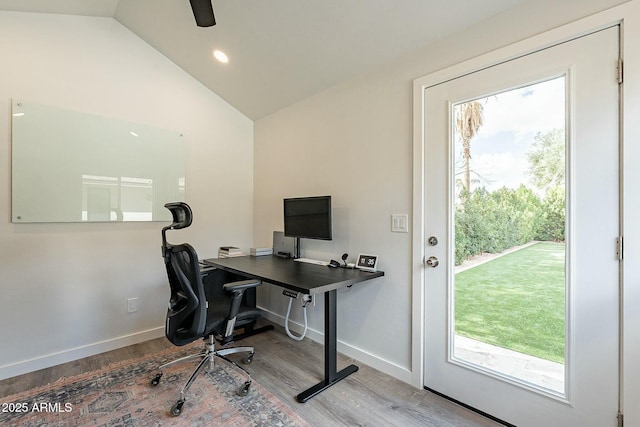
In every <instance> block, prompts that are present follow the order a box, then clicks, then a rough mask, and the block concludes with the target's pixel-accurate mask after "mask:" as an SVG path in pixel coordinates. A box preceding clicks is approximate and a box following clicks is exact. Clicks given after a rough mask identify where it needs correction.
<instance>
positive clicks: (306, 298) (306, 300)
mask: <svg viewBox="0 0 640 427" xmlns="http://www.w3.org/2000/svg"><path fill="white" fill-rule="evenodd" d="M285 295H287V296H288V297H289V306H288V307H287V315H286V316H285V319H284V329H285V331H286V332H287V335H289V338H291V339H294V340H296V341H302V339H303V338H304V336H305V335H306V334H307V326H308V325H307V306H308V305H309V304H310V303H311V301H312V300H311V295H302V313H303V315H304V329H303V330H302V334H301V335H299V336H296V335H294V334H293V333H292V332H291V331H290V330H289V314H290V313H291V303H292V302H293V299H294V297H293V296H291V295H288V294H286V293H285Z"/></svg>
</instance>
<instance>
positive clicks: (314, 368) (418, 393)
mask: <svg viewBox="0 0 640 427" xmlns="http://www.w3.org/2000/svg"><path fill="white" fill-rule="evenodd" d="M240 343H241V344H242V345H253V346H255V347H256V355H255V357H254V359H253V363H252V364H251V365H249V366H248V367H247V369H248V370H249V372H250V373H251V376H252V378H253V379H254V380H255V381H257V382H258V383H259V384H261V385H262V386H264V387H265V388H267V389H268V390H270V391H271V392H272V393H273V394H275V395H276V396H278V397H279V398H280V399H281V400H283V401H285V402H287V404H288V405H289V406H290V407H292V408H293V409H294V410H295V411H296V412H298V413H299V414H300V415H301V416H302V417H303V418H304V419H305V420H306V421H307V422H308V423H309V424H311V425H313V426H322V427H325V426H376V427H377V426H403V427H404V426H438V427H440V426H443V427H463V426H464V427H489V426H491V427H494V426H501V424H498V423H496V422H494V421H492V420H489V419H487V418H485V417H483V416H481V415H479V414H476V413H475V412H472V411H470V410H468V409H466V408H463V407H461V406H459V405H457V404H455V403H453V402H450V401H448V400H446V399H444V398H442V397H439V396H437V395H435V394H433V393H431V392H429V391H426V390H420V389H416V388H413V387H411V386H410V385H407V384H405V383H403V382H401V381H399V380H396V379H395V378H393V377H390V376H389V375H386V374H383V373H381V372H380V371H377V370H375V369H373V368H370V367H368V366H366V365H364V364H362V363H360V362H355V361H354V360H353V359H350V358H348V357H345V356H342V355H339V356H338V369H341V368H343V367H345V366H346V365H348V364H351V363H355V364H356V365H358V366H359V367H360V370H359V371H358V372H356V373H355V374H353V375H351V376H350V377H348V378H346V379H344V380H343V381H341V382H340V383H338V384H337V385H335V386H333V387H331V388H329V389H328V390H325V391H324V392H322V393H321V394H319V395H318V396H316V397H314V398H312V399H311V400H309V401H308V402H306V403H303V404H301V403H298V402H297V401H296V400H295V396H296V395H297V394H298V393H299V392H300V391H303V390H305V389H307V388H308V387H310V386H312V385H314V384H316V383H317V382H319V381H320V380H321V379H322V378H323V372H324V352H323V346H322V344H319V343H316V342H313V341H311V340H309V339H304V340H303V341H293V340H291V339H290V338H289V337H287V336H286V335H285V333H284V330H283V329H282V328H280V327H279V326H276V328H275V330H274V331H269V332H266V333H263V334H259V335H256V336H253V337H249V338H247V339H244V340H242V341H241V342H240ZM170 346H171V344H170V343H169V342H168V341H167V340H166V339H165V338H158V339H155V340H151V341H147V342H144V343H141V344H136V345H132V346H129V347H125V348H122V349H118V350H114V351H110V352H107V353H103V354H99V355H96V356H91V357H87V358H85V359H81V360H77V361H73V362H69V363H65V364H63V365H59V366H54V367H51V368H47V369H43V370H40V371H36V372H32V373H28V374H25V375H21V376H18V377H13V378H9V379H6V380H3V381H0V396H2V397H4V396H7V395H10V394H14V393H18V392H22V391H24V390H28V389H30V388H32V387H36V386H40V385H45V384H47V383H51V382H54V381H56V380H58V379H59V378H60V377H63V376H72V375H77V374H80V373H83V372H87V371H91V370H94V369H98V368H100V367H102V366H105V365H108V364H109V363H114V362H118V361H121V360H126V359H130V358H134V357H138V356H142V355H145V354H148V353H151V352H156V351H160V350H162V349H165V348H167V347H170ZM221 363H224V362H221ZM183 366H184V369H185V370H188V371H191V369H192V368H193V364H192V363H186V364H185V365H183ZM151 377H152V375H150V378H151ZM178 392H179V390H176V395H177V394H178Z"/></svg>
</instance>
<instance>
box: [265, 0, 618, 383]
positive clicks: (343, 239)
mask: <svg viewBox="0 0 640 427" xmlns="http://www.w3.org/2000/svg"><path fill="white" fill-rule="evenodd" d="M620 3H624V1H620V0H608V1H603V0H586V1H585V0H567V1H562V2H557V1H552V0H544V1H534V2H528V3H526V4H523V5H521V6H520V7H517V8H515V9H513V10H511V11H508V12H506V13H504V14H501V15H498V16H496V17H494V18H492V19H489V20H487V21H485V22H483V23H481V24H479V25H476V26H474V27H472V28H470V29H468V30H466V31H464V32H461V33H458V34H456V35H454V36H452V37H449V38H446V39H443V40H441V41H440V42H438V43H436V44H434V45H432V46H430V47H428V48H426V49H422V50H419V51H417V52H415V53H414V54H411V55H409V56H407V57H405V58H403V59H402V60H400V61H396V62H394V63H393V64H389V65H388V66H386V67H384V68H382V69H379V70H375V71H373V72H371V73H369V74H367V75H364V76H359V77H358V78H357V79H354V80H352V81H348V82H345V83H343V84H340V85H337V86H335V87H333V88H331V89H329V90H326V91H324V92H322V93H320V94H317V95H315V96H313V97H310V98H308V99H306V100H303V101H301V102H299V103H297V104H296V105H293V106H291V107H289V108H286V109H283V110H281V111H279V112H276V113H274V114H272V115H270V116H268V117H266V118H263V119H261V120H258V121H257V122H256V124H255V142H254V144H255V161H256V164H255V169H254V173H255V199H254V201H255V210H256V215H255V220H254V221H255V222H254V224H255V231H254V236H255V241H256V244H263V245H264V244H268V242H269V241H270V240H269V239H270V233H271V231H272V230H278V229H282V207H281V204H282V198H283V197H285V196H304V195H320V194H331V195H333V197H334V200H333V203H334V221H335V225H334V240H333V241H332V242H331V243H326V242H317V243H316V242H313V243H308V245H307V247H308V248H309V249H310V250H309V251H307V252H306V253H305V254H304V256H310V257H315V258H319V259H330V258H336V257H339V256H340V254H342V253H343V252H348V253H350V254H351V255H352V257H353V256H355V255H357V253H358V252H369V253H373V254H378V255H379V256H380V269H381V270H384V271H385V276H384V277H383V278H381V279H376V280H374V281H371V282H368V283H364V284H362V285H359V286H354V287H353V288H352V289H350V290H348V291H344V292H342V293H340V294H339V295H338V325H339V326H338V338H339V340H340V343H339V350H340V351H342V352H344V353H347V354H349V355H351V356H353V357H356V358H358V359H360V360H362V361H364V362H366V363H369V364H371V365H373V366H375V367H377V368H379V369H381V370H383V371H386V372H388V373H390V374H392V375H395V376H396V377H398V378H400V379H403V380H405V381H407V382H412V383H415V381H414V380H415V378H414V377H413V376H412V374H415V367H413V366H412V363H413V362H414V361H415V360H416V355H419V351H418V352H416V351H415V350H416V349H415V348H412V342H411V336H412V323H411V314H412V313H411V311H412V295H411V286H412V285H411V279H412V277H411V276H412V271H413V267H414V265H419V263H420V260H419V259H413V258H412V246H411V243H412V242H411V233H409V234H397V233H392V232H391V231H390V226H391V220H390V215H391V214H392V213H409V214H410V213H412V212H413V206H412V200H413V199H412V191H413V189H412V165H413V153H412V143H413V133H412V129H413V128H412V126H413V124H412V120H413V119H412V118H413V101H412V84H413V80H414V79H415V78H417V77H421V76H424V75H427V74H429V73H432V72H434V71H437V70H440V69H442V68H445V67H447V66H450V65H453V64H457V63H460V62H462V61H464V60H466V59H469V58H472V57H475V56H478V55H481V54H483V53H486V52H489V51H492V50H495V49H497V48H500V47H503V46H506V45H508V44H511V43H514V42H516V41H519V40H522V39H525V38H527V37H530V36H533V35H535V34H538V33H541V32H543V31H546V30H549V29H552V28H555V27H557V26H559V25H562V24H565V23H568V22H571V21H573V20H575V19H578V18H581V17H584V16H588V15H590V14H592V13H595V12H597V11H600V10H604V9H606V8H607V7H611V6H613V5H616V4H620ZM410 223H411V221H410ZM260 292H261V293H260V297H261V298H260V302H261V303H262V304H263V306H264V308H266V309H267V310H269V311H270V312H271V317H272V318H273V319H276V320H280V321H281V316H282V314H283V313H284V312H285V309H286V306H285V305H284V304H285V299H284V298H283V297H282V296H281V295H280V294H279V292H278V291H277V290H271V289H261V290H260ZM322 313H323V312H322V305H321V304H320V305H319V306H317V307H315V308H314V309H311V310H310V315H309V323H310V327H311V328H312V331H311V334H310V336H311V337H312V338H315V339H319V338H321V335H320V334H321V333H322V330H323V324H322V318H323V317H322ZM296 314H297V316H294V320H296V321H297V322H300V319H301V316H299V314H298V313H296ZM427 316H428V313H427ZM412 351H413V353H412Z"/></svg>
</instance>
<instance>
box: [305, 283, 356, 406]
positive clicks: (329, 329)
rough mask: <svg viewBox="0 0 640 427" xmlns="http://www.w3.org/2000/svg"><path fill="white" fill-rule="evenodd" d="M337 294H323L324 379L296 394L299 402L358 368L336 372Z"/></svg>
mask: <svg viewBox="0 0 640 427" xmlns="http://www.w3.org/2000/svg"><path fill="white" fill-rule="evenodd" d="M337 294H338V291H336V290H333V291H329V292H326V293H325V294H324V381H320V382H319V383H318V384H316V385H314V386H313V387H311V388H309V389H307V390H305V391H303V392H302V393H300V394H299V395H298V396H296V400H297V401H298V402H300V403H304V402H306V401H307V400H309V399H311V398H312V397H313V396H315V395H316V394H318V393H320V392H321V391H323V390H326V389H327V388H329V387H331V386H332V385H334V384H335V383H337V382H338V381H340V380H341V379H343V378H346V377H348V376H349V375H351V374H353V373H354V372H356V371H357V370H358V367H357V366H356V365H349V366H347V367H346V368H344V369H343V370H341V371H340V372H337V367H336V366H337V347H338V336H337V319H336V318H337V307H336V306H337V302H338V299H337Z"/></svg>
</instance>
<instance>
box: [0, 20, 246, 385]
mask: <svg viewBox="0 0 640 427" xmlns="http://www.w3.org/2000/svg"><path fill="white" fill-rule="evenodd" d="M0 52H2V71H1V72H0V129H1V130H2V131H1V132H0V159H1V160H0V218H2V220H1V221H0V289H1V292H2V302H3V309H2V310H0V325H3V327H2V328H1V330H0V342H1V343H2V344H1V346H2V351H0V379H1V378H5V377H10V376H13V375H17V374H20V373H23V372H28V371H32V370H35V369H38V368H42V367H45V366H51V365H54V364H57V363H60V362H64V361H68V360H72V359H75V358H78V357H82V356H85V355H88V354H94V353H98V352H101V351H105V350H108V349H111V348H115V347H119V346H122V345H127V344H129V343H132V342H137V341H141V340H144V339H148V338H150V337H155V336H161V335H162V334H163V326H164V316H165V311H166V304H167V300H168V285H167V282H166V273H165V272H164V265H163V263H162V258H161V254H160V242H161V238H160V229H161V228H162V227H163V226H164V225H166V223H157V222H156V223H117V224H116V223H112V224H109V223H103V224H12V223H11V211H10V208H11V194H10V190H11V138H10V136H11V126H10V124H11V123H10V117H11V114H10V108H11V99H12V98H19V99H23V100H27V101H32V102H36V103H40V104H47V105H53V106H58V107H62V108H66V109H71V110H76V111H84V112H88V113H92V114H98V115H102V116H107V117H114V118H119V119H123V120H126V121H131V122H139V123H145V124H149V125H152V126H156V127H161V128H165V129H170V130H177V131H182V132H183V133H184V138H183V139H184V143H185V148H186V149H185V152H186V182H187V190H186V200H187V202H188V203H189V204H190V205H191V206H192V208H193V210H194V223H193V225H192V227H191V228H189V229H187V230H182V231H175V232H173V236H175V237H174V238H175V239H179V240H180V241H189V242H191V243H192V244H193V245H194V246H195V248H196V250H198V252H199V255H200V256H201V257H203V258H206V257H212V256H216V252H217V248H218V247H219V246H221V245H228V244H234V245H236V246H240V247H242V248H244V249H245V250H247V249H248V248H249V247H250V246H251V244H252V226H253V223H252V221H253V123H252V122H251V121H250V120H249V119H248V118H246V117H245V116H243V115H242V114H240V113H239V112H238V111H237V110H235V109H234V108H232V107H231V106H229V105H228V104H227V103H226V102H224V101H223V100H222V99H221V98H219V97H218V96H216V95H215V94H213V93H211V92H210V91H209V90H208V89H206V88H205V87H204V86H202V85H201V84H200V83H198V82H197V81H195V80H194V79H193V78H191V77H190V76H189V75H187V74H186V73H185V72H184V71H182V70H181V69H180V68H178V67H177V66H176V65H174V64H173V63H171V62H170V61H169V60H167V59H166V58H165V57H163V56H162V55H160V54H159V53H158V52H157V51H155V50H154V49H153V48H151V47H150V46H149V45H147V44H146V43H145V42H143V41H142V40H140V39H139V38H138V37H137V36H135V35H134V34H133V33H131V32H130V31H129V30H127V29H126V28H125V27H123V26H122V25H120V24H119V23H118V22H116V21H115V20H113V19H107V18H94V17H77V16H63V15H41V14H30V13H13V12H0ZM170 234H171V233H170ZM130 297H138V298H139V311H138V312H137V313H133V314H127V310H126V300H127V298H130Z"/></svg>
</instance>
